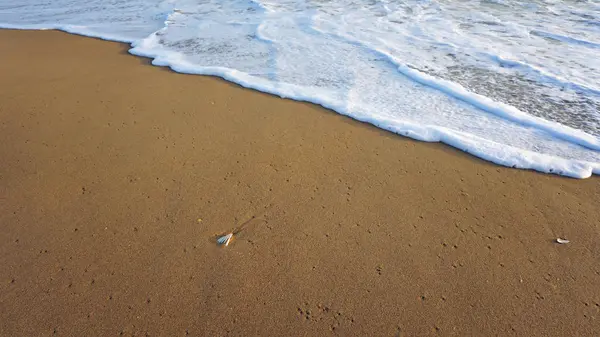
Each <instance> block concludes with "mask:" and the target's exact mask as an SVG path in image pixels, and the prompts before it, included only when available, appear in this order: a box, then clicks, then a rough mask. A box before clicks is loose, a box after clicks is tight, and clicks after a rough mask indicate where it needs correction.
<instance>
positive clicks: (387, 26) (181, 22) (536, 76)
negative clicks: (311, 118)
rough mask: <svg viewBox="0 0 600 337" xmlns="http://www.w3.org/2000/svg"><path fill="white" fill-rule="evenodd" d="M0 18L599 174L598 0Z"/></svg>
mask: <svg viewBox="0 0 600 337" xmlns="http://www.w3.org/2000/svg"><path fill="white" fill-rule="evenodd" d="M0 27H4V28H16V29H60V30H64V31H67V32H71V33H76V34H82V35H87V36H93V37H99V38H103V39H108V40H115V41H122V42H127V43H130V44H131V46H132V49H131V50H130V52H131V53H132V54H135V55H140V56H145V57H150V58H152V59H153V64H155V65H159V66H169V67H170V68H172V69H173V70H175V71H178V72H184V73H191V74H202V75H213V76H219V77H222V78H224V79H226V80H229V81H232V82H235V83H238V84H240V85H242V86H244V87H248V88H253V89H256V90H260V91H264V92H268V93H272V94H275V95H279V96H281V97H286V98H291V99H295V100H302V101H309V102H313V103H317V104H320V105H322V106H324V107H327V108H330V109H332V110H335V111H336V112H338V113H340V114H344V115H347V116H350V117H352V118H354V119H357V120H360V121H364V122H368V123H371V124H374V125H376V126H378V127H380V128H382V129H385V130H389V131H391V132H395V133H397V134H400V135H404V136H407V137H411V138H414V139H418V140H422V141H429V142H443V143H446V144H448V145H451V146H453V147H456V148H458V149H461V150H463V151H465V152H468V153H471V154H473V155H475V156H477V157H480V158H483V159H485V160H488V161H491V162H494V163H497V164H500V165H505V166H509V167H517V168H525V169H534V170H538V171H541V172H549V173H555V174H560V175H565V176H570V177H576V178H586V177H589V176H590V175H592V174H600V2H598V1H592V0H587V1H586V0H579V1H576V0H564V1H559V0H537V1H518V0H479V1H476V0H407V1H394V0H327V1H326V0H312V1H308V0H280V1H276V0H19V1H16V0H0ZM0 43H2V42H1V41H0Z"/></svg>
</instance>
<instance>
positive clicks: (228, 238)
mask: <svg viewBox="0 0 600 337" xmlns="http://www.w3.org/2000/svg"><path fill="white" fill-rule="evenodd" d="M232 238H233V233H229V234H227V235H223V236H221V237H220V238H218V239H217V243H218V244H220V245H225V247H227V246H228V245H229V242H231V239H232Z"/></svg>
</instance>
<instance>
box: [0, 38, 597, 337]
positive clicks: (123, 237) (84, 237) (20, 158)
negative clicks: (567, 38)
mask: <svg viewBox="0 0 600 337" xmlns="http://www.w3.org/2000/svg"><path fill="white" fill-rule="evenodd" d="M0 41H1V43H0V55H1V56H0V59H1V62H0V74H1V77H0V121H1V129H0V158H1V160H2V162H1V163H2V164H1V165H0V266H1V269H0V335H2V336H49V335H57V336H119V335H125V336H133V335H135V336H147V335H149V336H185V335H191V336H221V335H261V336H296V335H298V336H318V335H319V336H320V335H362V336H365V335H371V336H398V335H399V336H416V335H436V334H438V335H444V336H446V335H460V336H466V335H472V336H492V335H499V336H508V335H519V336H542V335H544V336H547V335H554V336H575V335H579V336H594V335H597V334H598V331H599V330H600V226H599V223H600V221H599V220H600V207H598V201H599V200H600V180H599V179H598V178H597V177H593V178H590V179H587V180H572V179H567V178H560V177H557V176H549V175H543V174H538V173H535V172H531V171H523V170H516V169H507V168H501V167H498V166H494V165H492V164H489V163H486V162H483V161H480V160H477V159H474V158H472V157H470V156H468V155H465V154H463V153H461V152H459V151H456V150H454V149H451V148H449V147H446V146H444V145H440V144H427V143H421V142H416V141H412V140H409V139H406V138H402V137H399V136H396V135H394V134H391V133H387V132H384V131H381V130H379V129H376V128H375V127H372V126H369V125H365V124H362V123H359V122H356V121H353V120H351V119H348V118H345V117H342V116H339V115H337V114H335V113H332V112H330V111H327V110H325V109H323V108H320V107H318V106H314V105H311V104H305V103H299V102H293V101H289V100H283V99H280V98H276V97H272V96H269V95H265V94H261V93H258V92H254V91H250V90H246V89H243V88H240V87H238V86H236V85H232V84H229V83H226V82H224V81H222V80H219V79H215V78H208V77H201V76H189V75H181V74H176V73H173V72H171V71H169V70H168V69H165V68H158V67H152V66H149V65H148V60H146V59H141V58H137V57H134V56H131V55H129V54H127V46H125V45H123V44H118V43H112V42H106V41H100V40H95V39H90V38H84V37H78V36H71V35H67V34H65V33H61V32H54V31H45V32H29V31H6V30H4V31H0ZM252 217H255V219H254V220H252V221H249V222H248V224H247V226H245V227H244V230H242V231H241V232H240V233H238V235H236V236H235V238H234V240H233V241H232V243H231V244H230V245H229V247H227V248H218V247H217V246H216V244H215V236H216V235H218V234H220V233H223V232H227V231H231V230H233V229H235V228H236V227H238V226H239V225H240V224H242V223H244V222H246V221H247V220H249V219H252ZM200 219H201V220H200ZM557 237H566V238H568V239H570V240H571V243H569V244H566V245H558V244H556V243H553V240H554V239H556V238H557Z"/></svg>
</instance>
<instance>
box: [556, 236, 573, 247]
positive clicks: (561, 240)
mask: <svg viewBox="0 0 600 337" xmlns="http://www.w3.org/2000/svg"><path fill="white" fill-rule="evenodd" d="M556 242H558V243H560V244H561V245H563V244H565V243H569V242H571V241H569V240H567V239H561V238H558V239H556Z"/></svg>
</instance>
